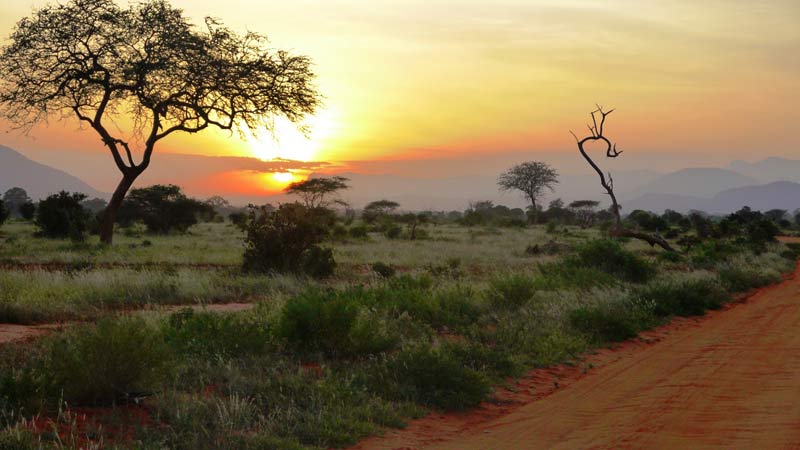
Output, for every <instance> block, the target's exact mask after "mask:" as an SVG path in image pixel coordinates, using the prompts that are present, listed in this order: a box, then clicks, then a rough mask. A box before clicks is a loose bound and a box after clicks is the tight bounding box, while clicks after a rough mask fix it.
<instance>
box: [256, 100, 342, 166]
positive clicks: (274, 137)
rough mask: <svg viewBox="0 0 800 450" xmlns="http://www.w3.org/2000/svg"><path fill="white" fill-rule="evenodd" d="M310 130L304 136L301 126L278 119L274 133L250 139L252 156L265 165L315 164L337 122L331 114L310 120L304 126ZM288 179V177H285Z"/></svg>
mask: <svg viewBox="0 0 800 450" xmlns="http://www.w3.org/2000/svg"><path fill="white" fill-rule="evenodd" d="M301 126H305V127H306V128H307V132H306V133H303V132H302V131H301V130H299V129H298V125H296V124H294V123H292V122H291V121H290V120H289V119H286V118H284V117H280V118H276V119H275V126H274V130H273V133H268V132H262V133H256V134H257V135H256V134H252V135H251V137H250V139H249V144H250V151H251V152H252V154H253V155H254V156H255V157H257V158H259V159H262V160H264V161H269V160H272V159H279V158H280V159H290V160H293V161H314V160H315V157H316V156H317V153H318V152H319V150H320V147H321V146H322V143H323V141H324V140H325V138H327V137H328V136H330V134H331V131H332V128H333V119H332V115H331V113H330V111H329V110H326V111H322V112H320V113H318V114H316V115H314V116H309V117H308V118H307V119H306V120H305V122H303V123H302V124H301ZM282 176H283V177H284V178H285V177H286V176H287V175H285V174H284V175H282ZM276 179H277V178H276Z"/></svg>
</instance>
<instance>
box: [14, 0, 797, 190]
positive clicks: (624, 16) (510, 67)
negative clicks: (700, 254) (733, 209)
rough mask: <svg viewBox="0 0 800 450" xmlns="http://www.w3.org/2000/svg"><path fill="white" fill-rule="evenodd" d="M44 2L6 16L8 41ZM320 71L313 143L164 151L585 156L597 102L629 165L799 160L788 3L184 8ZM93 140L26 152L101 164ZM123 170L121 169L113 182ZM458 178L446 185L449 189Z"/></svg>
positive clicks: (287, 130) (205, 4)
mask: <svg viewBox="0 0 800 450" xmlns="http://www.w3.org/2000/svg"><path fill="white" fill-rule="evenodd" d="M45 3H46V2H43V1H31V0H17V1H14V2H3V3H2V4H0V30H3V34H5V35H7V34H8V31H10V29H11V26H12V25H13V23H14V22H15V21H16V20H17V19H18V18H20V17H22V16H23V15H25V14H27V13H28V12H29V11H30V9H31V8H32V7H34V6H37V5H39V6H40V5H43V4H45ZM173 4H175V5H176V6H178V7H181V8H183V9H185V11H186V13H187V14H188V15H189V16H191V17H192V18H193V19H194V20H195V21H196V22H198V23H199V22H200V21H201V19H202V17H203V16H205V15H211V16H215V17H219V18H221V19H223V21H224V22H225V23H226V24H227V25H229V26H230V27H232V28H234V29H237V30H242V31H244V30H253V31H258V32H262V33H265V34H268V35H269V36H270V38H271V41H272V43H273V45H274V46H275V47H278V48H286V49H293V50H295V51H296V52H300V53H304V54H307V55H309V56H310V57H311V58H312V59H313V60H314V61H315V63H316V72H317V73H318V75H319V79H318V85H319V88H320V90H321V92H322V93H323V95H324V96H325V97H326V99H325V103H326V106H325V109H324V110H322V111H320V113H319V114H318V115H317V117H314V118H312V119H311V121H310V124H311V125H312V126H313V131H312V133H311V135H310V138H311V139H306V138H305V137H303V136H300V135H298V134H297V133H295V132H293V131H292V129H291V127H290V126H279V135H280V142H279V143H274V142H271V141H270V139H265V138H262V139H261V140H259V141H256V140H251V141H242V140H240V139H239V137H238V135H236V134H234V135H228V134H225V133H217V132H206V133H205V134H203V135H198V136H181V137H177V138H171V140H169V141H166V142H164V143H163V144H164V145H163V148H162V149H161V150H160V151H169V152H180V153H198V154H205V155H236V156H255V157H259V158H272V157H283V158H288V159H299V160H323V161H331V162H336V161H352V160H381V159H409V158H423V159H424V158H446V157H448V155H453V154H456V155H457V154H463V153H476V154H491V153H492V152H499V151H531V150H542V151H544V150H561V149H563V150H565V151H566V150H570V151H574V148H573V141H572V140H571V137H570V136H569V134H568V133H567V132H568V130H570V129H576V130H582V129H584V128H583V127H584V122H585V120H586V113H587V112H588V111H589V110H590V109H591V108H592V105H593V104H594V102H602V103H604V104H606V105H608V106H614V107H616V108H617V109H618V112H617V113H616V117H614V118H613V122H612V123H611V127H612V128H611V130H613V135H614V137H615V138H616V140H618V141H619V142H620V144H621V146H622V147H623V148H624V149H631V150H636V151H639V152H648V151H652V152H655V151H659V152H683V153H684V154H685V155H686V157H687V159H688V160H691V158H693V156H694V155H696V154H697V152H712V153H717V154H720V155H721V154H725V155H730V158H731V159H733V158H744V159H750V160H753V159H758V158H760V157H764V156H773V155H778V156H789V157H792V156H797V153H796V144H795V142H794V132H795V128H796V124H797V123H799V122H800V108H798V103H800V102H799V100H800V27H798V26H797V24H798V23H800V2H798V1H797V0H775V1H761V2H751V1H744V0H706V1H697V0H673V1H666V0H665V1H649V2H642V1H640V0H608V1H602V2H601V1H596V0H495V1H485V0H438V1H434V0H406V1H402V2H401V1H396V0H325V1H309V0H292V1H281V2H278V1H264V0H226V1H219V0H214V1H211V0H173ZM76 128H77V124H76V123H75V122H69V123H66V124H51V126H50V127H49V128H38V129H36V130H34V133H33V136H34V137H35V139H32V138H26V137H20V136H18V135H13V134H12V135H7V136H5V137H3V138H2V139H3V141H2V143H5V144H7V145H9V146H12V147H15V148H17V149H20V150H23V151H24V150H36V149H80V150H84V149H87V150H92V151H97V150H100V149H101V145H100V142H99V139H98V138H97V137H96V136H94V135H93V134H91V133H89V132H80V133H76V132H75V130H76ZM109 170H113V168H111V165H110V166H109ZM446 171H447V169H446V168H443V174H445V175H446Z"/></svg>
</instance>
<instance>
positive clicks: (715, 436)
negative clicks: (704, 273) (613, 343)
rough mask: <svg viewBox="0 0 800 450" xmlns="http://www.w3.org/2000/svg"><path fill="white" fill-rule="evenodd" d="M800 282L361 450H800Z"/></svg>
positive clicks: (548, 373)
mask: <svg viewBox="0 0 800 450" xmlns="http://www.w3.org/2000/svg"><path fill="white" fill-rule="evenodd" d="M798 240H799V241H800V239H798ZM798 274H800V267H798V269H797V270H796V271H795V273H794V274H793V275H792V276H790V277H788V279H787V280H786V281H784V282H783V283H781V284H779V285H775V286H771V287H768V288H765V289H761V290H759V291H757V292H754V293H752V294H751V295H749V296H747V297H745V298H743V299H741V301H740V302H737V303H735V304H731V305H728V307H727V308H725V309H724V310H722V311H716V312H711V313H709V314H708V315H706V316H704V317H702V318H695V319H677V320H675V321H673V322H672V323H670V324H669V325H667V326H664V327H662V328H659V329H657V330H655V331H652V332H648V333H645V334H643V335H642V337H641V338H639V339H636V340H633V341H630V342H626V343H624V344H622V345H620V346H618V347H617V348H614V349H605V350H601V351H599V352H597V353H596V354H593V355H589V356H587V357H586V358H585V359H583V360H582V361H580V362H579V363H577V364H574V365H562V366H558V367H555V368H549V369H540V370H535V371H533V372H531V373H530V374H528V376H526V377H525V378H523V379H522V380H521V381H520V382H518V383H517V384H516V386H515V388H514V389H513V390H505V389H503V390H500V391H499V392H497V398H498V401H496V402H493V403H486V404H483V405H482V406H481V407H480V408H478V409H477V410H475V411H471V412H468V413H463V414H430V415H429V416H428V417H425V418H423V419H420V420H417V421H414V422H412V423H411V424H410V426H409V427H408V428H407V429H405V430H395V431H389V432H387V434H386V435H385V436H383V437H376V438H370V439H367V440H365V441H364V442H362V443H361V444H359V445H358V446H356V447H355V449H359V450H377V449H393V450H413V449H423V448H424V449H458V450H478V449H482V450H488V449H491V450H503V449H509V450H511V449H514V450H519V449H621V448H647V449H658V448H664V449H675V448H692V449H706V448H719V449H733V448H764V449H766V448H776V449H777V448H800V402H798V401H797V398H798V394H800V331H798V330H800V279H798V278H797V275H798Z"/></svg>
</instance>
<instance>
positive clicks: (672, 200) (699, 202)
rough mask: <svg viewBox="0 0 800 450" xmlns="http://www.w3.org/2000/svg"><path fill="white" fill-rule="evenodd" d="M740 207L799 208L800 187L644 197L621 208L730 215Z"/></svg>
mask: <svg viewBox="0 0 800 450" xmlns="http://www.w3.org/2000/svg"><path fill="white" fill-rule="evenodd" d="M743 206H749V207H750V208H752V209H755V210H758V211H767V210H770V209H786V210H789V211H794V210H795V209H797V208H800V184H799V183H794V182H791V181H776V182H774V183H768V184H763V185H756V186H745V187H738V188H733V189H728V190H725V191H722V192H720V193H718V194H717V195H715V196H713V197H712V198H700V197H692V196H682V195H674V194H645V195H642V196H641V197H639V198H637V199H635V200H631V201H629V202H627V203H625V204H623V205H622V208H623V211H624V212H626V213H629V212H631V211H633V210H635V209H644V210H649V211H653V212H658V213H661V212H663V211H664V210H665V209H673V210H675V211H679V212H687V211H689V210H692V209H697V210H701V211H707V212H710V213H721V214H725V213H730V212H733V211H736V210H738V209H739V208H741V207H743Z"/></svg>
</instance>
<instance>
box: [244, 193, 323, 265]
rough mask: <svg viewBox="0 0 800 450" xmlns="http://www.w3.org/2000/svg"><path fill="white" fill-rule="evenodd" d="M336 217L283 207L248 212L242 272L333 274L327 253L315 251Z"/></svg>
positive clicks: (319, 210) (300, 207) (291, 205)
mask: <svg viewBox="0 0 800 450" xmlns="http://www.w3.org/2000/svg"><path fill="white" fill-rule="evenodd" d="M335 222H336V217H335V216H334V214H333V212H332V211H331V210H328V209H325V208H306V207H305V206H303V205H300V204H298V203H288V204H283V205H281V206H280V208H278V209H277V210H271V209H270V208H267V207H260V208H251V209H250V216H249V218H248V220H247V224H246V226H245V232H246V233H247V235H246V236H245V252H244V269H245V270H246V271H251V272H262V273H267V272H307V271H310V274H311V275H317V276H327V275H330V274H331V273H332V272H333V269H334V264H333V255H332V252H331V251H330V250H321V249H319V247H318V244H320V243H321V242H322V241H323V240H324V239H325V237H326V236H327V235H328V233H329V232H330V230H331V228H332V227H333V225H334V223H335Z"/></svg>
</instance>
